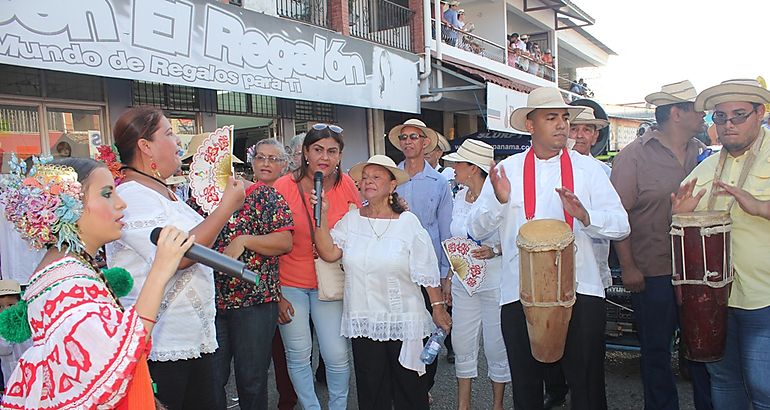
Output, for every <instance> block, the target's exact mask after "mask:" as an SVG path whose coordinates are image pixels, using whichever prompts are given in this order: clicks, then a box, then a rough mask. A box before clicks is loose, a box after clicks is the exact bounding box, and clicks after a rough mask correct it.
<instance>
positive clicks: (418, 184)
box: [388, 119, 452, 390]
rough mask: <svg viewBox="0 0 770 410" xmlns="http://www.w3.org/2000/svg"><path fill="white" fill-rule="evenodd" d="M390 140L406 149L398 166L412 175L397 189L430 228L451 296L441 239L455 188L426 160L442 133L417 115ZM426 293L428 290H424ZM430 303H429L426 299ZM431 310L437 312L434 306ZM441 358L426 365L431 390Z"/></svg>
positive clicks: (444, 236) (444, 287) (391, 134)
mask: <svg viewBox="0 0 770 410" xmlns="http://www.w3.org/2000/svg"><path fill="white" fill-rule="evenodd" d="M388 139H389V140H390V143H391V144H393V146H395V147H396V148H398V149H399V150H400V151H401V152H403V153H404V157H405V159H404V161H403V162H401V163H400V164H398V167H399V168H401V169H403V170H405V171H406V172H407V173H408V174H409V176H410V177H411V178H410V179H409V181H408V182H406V183H404V184H401V185H399V186H398V187H397V188H396V192H397V193H398V195H399V196H401V197H402V198H404V200H405V201H406V203H407V205H408V206H409V211H410V212H412V213H413V214H415V215H417V219H419V220H420V223H421V224H422V227H423V228H425V230H426V231H428V234H429V235H430V239H431V242H433V249H434V250H435V252H436V257H437V258H438V261H439V272H440V273H441V285H442V286H441V288H442V290H443V292H444V297H445V298H447V294H448V292H451V289H450V288H449V280H448V279H447V272H448V271H449V260H448V259H447V258H446V256H445V255H444V252H443V250H442V249H441V242H442V241H444V240H446V239H447V238H449V237H450V233H449V224H450V223H451V221H452V191H451V190H450V188H449V184H448V183H447V179H446V178H445V177H444V176H443V175H441V174H440V173H439V172H438V171H436V170H435V169H434V168H433V167H431V166H430V164H428V162H427V161H426V160H425V156H424V154H425V152H431V151H433V149H435V148H436V145H437V144H438V133H436V131H434V130H433V129H431V128H428V127H427V126H426V125H425V123H423V122H422V121H420V120H417V119H410V120H407V121H406V122H404V123H403V124H399V125H396V126H395V127H393V128H392V129H391V130H390V132H388ZM423 296H425V297H426V300H427V294H426V293H423ZM426 305H427V303H426ZM427 307H428V310H429V311H431V312H433V311H432V309H431V308H430V306H427ZM437 363H438V361H434V362H433V364H431V365H428V366H426V371H427V373H426V375H425V376H423V377H424V378H425V379H426V381H427V383H428V386H427V390H430V388H431V387H433V379H434V377H435V376H436V369H437Z"/></svg>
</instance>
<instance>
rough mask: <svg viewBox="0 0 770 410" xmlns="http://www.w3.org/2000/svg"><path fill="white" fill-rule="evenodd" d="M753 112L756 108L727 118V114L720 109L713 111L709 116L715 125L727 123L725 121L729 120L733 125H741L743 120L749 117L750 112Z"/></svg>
mask: <svg viewBox="0 0 770 410" xmlns="http://www.w3.org/2000/svg"><path fill="white" fill-rule="evenodd" d="M755 112H757V109H756V108H755V109H753V110H751V111H749V112H745V113H743V114H738V115H736V116H735V117H732V118H727V114H725V113H723V112H721V111H717V112H715V113H714V115H712V116H711V119H712V120H713V121H714V124H717V125H725V124H727V121H730V122H731V123H733V125H741V124H743V123H744V122H746V120H748V119H749V117H751V114H754V113H755Z"/></svg>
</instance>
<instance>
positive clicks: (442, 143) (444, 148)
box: [434, 132, 452, 152]
mask: <svg viewBox="0 0 770 410" xmlns="http://www.w3.org/2000/svg"><path fill="white" fill-rule="evenodd" d="M436 134H438V144H437V145H436V146H437V147H439V148H441V152H449V151H451V150H452V146H451V145H449V141H447V139H446V138H444V136H443V135H441V134H439V133H438V132H437V133H436ZM434 149H435V148H434Z"/></svg>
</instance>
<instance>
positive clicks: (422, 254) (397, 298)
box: [331, 209, 440, 354]
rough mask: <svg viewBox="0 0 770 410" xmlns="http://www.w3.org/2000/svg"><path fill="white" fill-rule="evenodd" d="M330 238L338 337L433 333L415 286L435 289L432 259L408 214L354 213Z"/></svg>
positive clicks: (421, 232) (407, 336)
mask: <svg viewBox="0 0 770 410" xmlns="http://www.w3.org/2000/svg"><path fill="white" fill-rule="evenodd" d="M331 235H332V239H333V240H334V243H335V244H336V245H337V246H338V247H339V248H340V249H342V264H343V266H344V268H345V295H344V299H343V311H342V323H341V333H342V335H343V336H345V337H349V338H353V337H367V338H370V339H373V340H378V341H386V340H402V341H406V340H417V341H421V340H422V338H424V337H425V336H428V335H429V334H430V333H431V332H432V331H433V329H434V328H435V326H434V324H433V320H432V318H431V315H430V314H429V313H428V310H427V309H425V302H424V299H423V297H422V292H421V290H420V286H430V287H438V286H440V281H439V272H438V261H437V260H436V253H435V251H434V250H433V245H432V244H431V241H430V236H428V232H427V231H426V230H425V229H424V228H423V227H422V225H420V221H419V220H418V219H417V217H416V216H415V215H414V214H412V213H411V212H404V213H402V214H401V215H400V216H399V218H398V219H372V218H366V217H363V216H361V214H360V213H359V210H358V209H354V210H352V211H350V212H348V213H347V214H345V216H344V217H343V218H342V219H341V220H340V221H339V222H338V223H337V225H335V227H334V229H332V231H331ZM378 237H379V238H378ZM420 347H421V346H420ZM417 354H419V352H418V353H417Z"/></svg>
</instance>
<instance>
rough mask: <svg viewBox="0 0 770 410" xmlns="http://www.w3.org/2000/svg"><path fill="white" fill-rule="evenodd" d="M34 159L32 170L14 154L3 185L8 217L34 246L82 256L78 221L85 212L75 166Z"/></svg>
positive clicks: (1, 200)
mask: <svg viewBox="0 0 770 410" xmlns="http://www.w3.org/2000/svg"><path fill="white" fill-rule="evenodd" d="M51 161H52V158H51V157H50V156H48V157H40V158H37V157H32V163H33V165H32V167H30V170H29V173H28V174H27V172H26V171H27V165H26V163H25V162H24V161H19V159H18V158H17V157H16V154H11V160H10V161H9V165H10V171H11V172H10V175H9V176H8V178H6V179H5V180H4V181H3V182H2V184H0V206H3V208H4V210H5V217H6V218H7V219H8V221H10V222H11V223H12V224H13V226H14V227H15V228H16V230H18V231H19V233H20V234H21V236H22V237H23V238H24V239H26V240H27V241H28V242H29V243H30V244H31V245H32V246H33V247H35V248H38V249H43V248H45V247H47V246H56V248H57V249H59V250H61V248H62V246H66V248H67V249H66V251H68V252H70V251H71V252H74V253H80V252H81V251H82V250H83V242H82V241H81V240H80V238H79V237H78V228H77V225H76V223H77V221H78V219H80V215H81V213H82V212H83V201H82V196H83V194H82V192H81V185H80V183H79V182H78V175H77V172H75V170H74V169H73V168H72V167H68V166H63V165H55V164H51V163H50V162H51Z"/></svg>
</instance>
